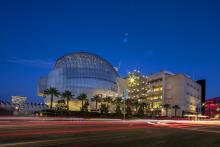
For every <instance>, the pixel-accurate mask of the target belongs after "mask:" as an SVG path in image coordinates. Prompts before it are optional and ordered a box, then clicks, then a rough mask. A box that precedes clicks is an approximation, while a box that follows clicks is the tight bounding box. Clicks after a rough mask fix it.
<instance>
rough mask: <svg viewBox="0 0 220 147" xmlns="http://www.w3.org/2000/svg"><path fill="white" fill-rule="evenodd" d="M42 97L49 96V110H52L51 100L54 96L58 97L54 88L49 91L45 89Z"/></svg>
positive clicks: (57, 92)
mask: <svg viewBox="0 0 220 147" xmlns="http://www.w3.org/2000/svg"><path fill="white" fill-rule="evenodd" d="M44 95H50V109H52V108H53V98H54V96H56V97H58V96H59V95H60V93H59V91H58V90H57V89H56V88H54V87H50V88H49V89H46V90H45V91H44Z"/></svg>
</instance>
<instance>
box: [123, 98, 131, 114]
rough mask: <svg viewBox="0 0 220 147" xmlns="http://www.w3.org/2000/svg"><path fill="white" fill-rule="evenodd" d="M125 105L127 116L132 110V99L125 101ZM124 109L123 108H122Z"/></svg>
mask: <svg viewBox="0 0 220 147" xmlns="http://www.w3.org/2000/svg"><path fill="white" fill-rule="evenodd" d="M125 104H126V106H127V109H126V112H127V115H132V110H131V106H132V99H126V100H125ZM124 109H125V108H124Z"/></svg>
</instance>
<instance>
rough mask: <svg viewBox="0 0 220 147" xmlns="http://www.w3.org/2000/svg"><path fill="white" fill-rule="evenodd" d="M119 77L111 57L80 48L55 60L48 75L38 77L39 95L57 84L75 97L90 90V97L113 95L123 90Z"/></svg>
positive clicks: (61, 90)
mask: <svg viewBox="0 0 220 147" xmlns="http://www.w3.org/2000/svg"><path fill="white" fill-rule="evenodd" d="M119 81H120V78H119V75H118V73H117V72H116V70H115V69H114V68H113V66H112V65H111V64H110V63H109V62H108V61H106V60H105V59H103V58H101V57H99V56H97V55H94V54H90V53H86V52H77V53H72V54H68V55H65V56H63V57H61V58H59V59H58V60H57V61H56V63H55V66H54V68H53V70H52V71H51V72H50V73H49V75H48V76H47V77H43V78H41V79H40V80H39V84H38V95H42V94H43V91H44V90H45V89H47V88H50V87H55V88H56V89H57V90H58V91H59V92H64V91H65V90H69V91H71V92H72V93H73V94H74V95H75V97H76V96H78V95H79V94H81V93H85V94H87V96H88V98H91V97H93V96H94V95H96V94H99V95H100V94H101V95H102V96H103V97H105V96H112V97H114V96H118V94H120V93H121V91H122V90H120V82H119ZM56 100H59V98H55V101H56ZM48 101H49V99H47V98H46V102H48ZM71 103H72V102H71ZM75 105H80V103H79V104H78V103H77V102H76V104H75ZM71 110H74V108H71Z"/></svg>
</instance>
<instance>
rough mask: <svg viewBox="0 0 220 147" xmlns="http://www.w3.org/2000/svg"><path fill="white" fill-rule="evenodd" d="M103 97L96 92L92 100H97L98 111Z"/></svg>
mask: <svg viewBox="0 0 220 147" xmlns="http://www.w3.org/2000/svg"><path fill="white" fill-rule="evenodd" d="M101 99H102V97H101V96H100V95H98V94H96V95H95V96H94V97H93V98H92V99H91V100H92V101H95V110H96V111H97V107H98V103H100V102H101Z"/></svg>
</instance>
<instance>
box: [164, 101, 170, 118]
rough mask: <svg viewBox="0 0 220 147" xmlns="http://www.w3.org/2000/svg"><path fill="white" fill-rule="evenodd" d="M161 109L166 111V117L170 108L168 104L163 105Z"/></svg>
mask: <svg viewBox="0 0 220 147" xmlns="http://www.w3.org/2000/svg"><path fill="white" fill-rule="evenodd" d="M163 107H164V108H165V110H166V117H167V116H168V109H169V108H170V104H164V105H163Z"/></svg>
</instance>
